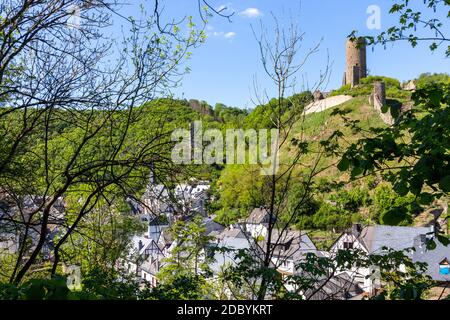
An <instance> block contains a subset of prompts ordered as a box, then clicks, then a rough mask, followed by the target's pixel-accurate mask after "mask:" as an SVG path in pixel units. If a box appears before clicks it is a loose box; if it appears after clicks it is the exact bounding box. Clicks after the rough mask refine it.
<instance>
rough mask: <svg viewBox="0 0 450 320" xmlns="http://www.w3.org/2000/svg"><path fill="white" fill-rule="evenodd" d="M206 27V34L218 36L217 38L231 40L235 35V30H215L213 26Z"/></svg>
mask: <svg viewBox="0 0 450 320" xmlns="http://www.w3.org/2000/svg"><path fill="white" fill-rule="evenodd" d="M206 29H207V31H206V35H207V36H208V37H218V38H225V39H228V40H231V39H233V38H234V37H235V36H236V32H233V31H230V32H224V31H216V30H215V29H214V27H213V26H208V27H207V28H206Z"/></svg>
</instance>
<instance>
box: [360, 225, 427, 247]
mask: <svg viewBox="0 0 450 320" xmlns="http://www.w3.org/2000/svg"><path fill="white" fill-rule="evenodd" d="M431 232H433V228H432V227H393V226H381V225H375V226H367V227H365V228H364V229H363V230H362V231H361V234H360V236H359V239H361V240H362V242H363V245H364V246H365V248H366V249H367V251H368V252H369V253H375V252H378V253H381V252H382V248H383V247H388V248H391V249H393V250H396V251H400V250H404V249H407V248H412V247H414V239H415V238H416V237H417V236H419V235H424V234H428V233H431Z"/></svg>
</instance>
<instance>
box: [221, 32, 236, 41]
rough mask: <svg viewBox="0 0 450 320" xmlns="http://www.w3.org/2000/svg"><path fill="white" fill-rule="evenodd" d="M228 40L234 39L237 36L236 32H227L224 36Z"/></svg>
mask: <svg viewBox="0 0 450 320" xmlns="http://www.w3.org/2000/svg"><path fill="white" fill-rule="evenodd" d="M223 36H224V37H225V38H226V39H233V38H234V37H235V36H236V33H235V32H227V33H225V34H224V35H223Z"/></svg>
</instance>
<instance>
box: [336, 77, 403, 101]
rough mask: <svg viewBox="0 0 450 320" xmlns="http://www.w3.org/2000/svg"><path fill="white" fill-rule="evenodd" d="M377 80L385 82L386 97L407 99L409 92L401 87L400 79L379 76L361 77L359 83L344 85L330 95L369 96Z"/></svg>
mask: <svg viewBox="0 0 450 320" xmlns="http://www.w3.org/2000/svg"><path fill="white" fill-rule="evenodd" d="M379 81H383V82H385V83H386V96H387V97H388V98H392V99H398V100H402V101H405V100H408V99H409V97H410V93H409V92H407V91H403V90H402V89H401V84H400V81H398V80H397V79H393V78H388V77H381V76H369V77H367V78H364V79H361V83H360V84H359V85H357V86H355V87H353V88H352V87H351V86H350V85H345V86H343V87H341V88H340V89H338V90H334V91H333V92H332V93H331V94H330V95H331V96H337V95H349V96H352V97H360V96H369V95H371V94H372V92H373V84H374V83H375V82H379Z"/></svg>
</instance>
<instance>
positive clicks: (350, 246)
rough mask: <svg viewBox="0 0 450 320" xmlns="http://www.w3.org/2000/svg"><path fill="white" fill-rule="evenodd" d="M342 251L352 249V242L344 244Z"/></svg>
mask: <svg viewBox="0 0 450 320" xmlns="http://www.w3.org/2000/svg"><path fill="white" fill-rule="evenodd" d="M344 249H353V242H348V241H346V242H344Z"/></svg>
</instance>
